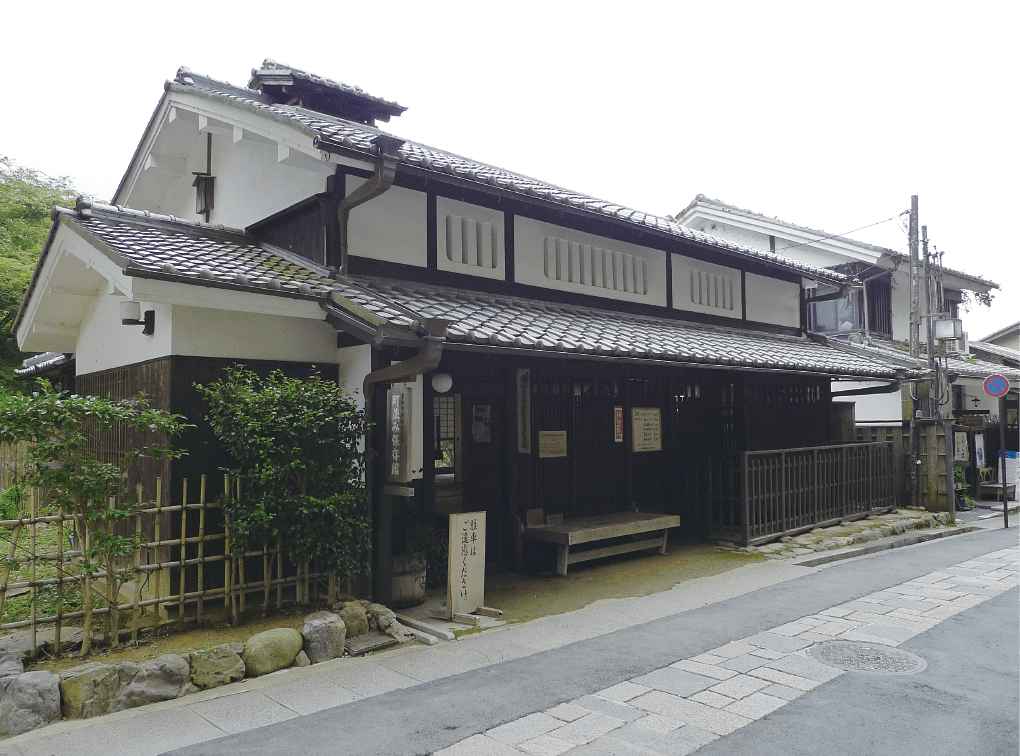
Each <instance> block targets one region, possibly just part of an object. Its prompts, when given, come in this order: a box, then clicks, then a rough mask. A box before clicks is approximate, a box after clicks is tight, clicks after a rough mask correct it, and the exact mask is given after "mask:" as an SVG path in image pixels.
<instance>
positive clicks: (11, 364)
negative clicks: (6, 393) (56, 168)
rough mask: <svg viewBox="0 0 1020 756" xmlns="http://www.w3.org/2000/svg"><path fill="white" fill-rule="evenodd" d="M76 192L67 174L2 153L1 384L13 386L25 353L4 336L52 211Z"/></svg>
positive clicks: (67, 203)
mask: <svg viewBox="0 0 1020 756" xmlns="http://www.w3.org/2000/svg"><path fill="white" fill-rule="evenodd" d="M75 194H76V192H75V189H74V187H73V186H72V185H71V182H70V179H68V178H67V177H66V176H62V177H60V178H51V177H49V176H46V175H45V174H42V173H39V172H38V171H33V170H31V169H28V168H22V167H20V166H18V165H16V164H15V163H14V161H13V160H11V159H10V158H8V157H4V156H3V155H0V387H6V388H8V389H10V388H11V387H12V385H13V383H12V382H13V381H14V368H15V367H18V366H19V365H20V364H21V361H22V360H23V359H24V358H25V356H26V355H24V354H22V353H21V352H19V351H18V348H17V345H16V344H14V343H13V342H9V341H8V339H9V338H10V336H11V326H12V325H13V324H14V318H15V316H16V315H17V314H18V309H19V308H20V307H21V299H22V291H23V290H24V289H25V287H26V286H28V283H29V281H30V280H31V279H32V272H33V271H34V270H35V266H36V263H37V262H38V261H39V254H40V253H41V252H42V248H43V244H45V242H46V235H47V234H48V233H49V230H50V225H51V222H50V211H51V210H52V208H53V206H54V205H64V206H73V205H74V201H75Z"/></svg>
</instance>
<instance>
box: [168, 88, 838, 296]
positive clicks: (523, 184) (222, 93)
mask: <svg viewBox="0 0 1020 756" xmlns="http://www.w3.org/2000/svg"><path fill="white" fill-rule="evenodd" d="M170 86H171V87H178V88H180V90H181V91H188V90H191V91H194V90H199V91H201V92H203V93H205V94H206V95H207V96H212V97H214V98H217V99H222V100H225V101H227V102H231V103H234V104H236V105H239V106H247V107H250V108H254V109H256V110H259V111H261V112H264V113H268V114H272V115H273V116H275V117H277V118H281V119H284V120H287V121H290V122H292V123H297V124H299V125H301V126H302V127H304V128H306V129H308V130H309V131H310V132H311V133H313V134H314V135H315V136H317V137H318V138H319V139H320V142H321V143H323V144H324V145H329V144H333V145H336V146H339V147H346V148H348V149H351V150H355V151H358V152H363V153H365V154H366V155H371V154H374V147H373V144H372V140H373V139H375V137H376V136H377V135H379V134H381V133H385V132H382V131H380V130H378V129H375V128H374V127H371V126H365V125H362V124H356V123H353V122H351V121H345V120H343V119H340V118H337V117H334V116H330V115H326V114H323V113H316V112H313V111H309V110H304V109H302V108H298V107H293V106H287V105H279V104H273V103H270V102H267V101H265V99H264V98H263V96H262V94H261V93H259V92H256V91H254V90H250V89H245V88H241V87H236V86H234V85H232V84H228V83H226V82H222V81H218V80H216V79H212V78H210V77H208V76H203V75H200V74H196V73H194V72H193V71H190V70H189V69H187V68H181V69H180V70H179V71H178V73H177V77H176V79H175V81H174V82H172V83H171V84H170ZM399 160H400V162H402V163H404V164H405V165H411V166H417V167H420V168H423V169H426V170H429V171H434V172H438V173H446V174H448V175H451V176H456V177H459V178H464V179H467V180H470V181H473V182H477V183H481V184H487V185H490V186H495V187H498V188H500V189H504V190H506V191H509V192H513V193H516V194H521V195H525V196H531V197H538V198H540V199H546V200H549V201H552V202H556V203H558V204H563V205H569V206H571V207H575V208H579V209H582V210H586V211H589V212H593V213H597V214H600V215H605V216H608V217H611V218H617V219H620V220H623V221H626V222H628V223H631V224H634V225H638V226H642V227H645V228H651V229H654V230H656V231H660V232H662V233H666V234H669V235H671V236H676V237H680V238H683V239H687V240H689V241H694V242H697V243H700V244H705V245H707V246H711V247H716V248H718V249H722V250H726V251H728V252H733V253H736V254H739V255H741V256H744V257H751V258H755V259H758V260H761V261H763V262H766V263H769V264H773V265H778V266H781V267H784V268H788V269H791V270H795V271H798V272H800V273H802V274H804V275H807V276H812V277H817V278H820V279H822V280H825V281H834V282H848V281H850V278H849V277H848V276H844V275H843V274H842V273H837V272H835V271H831V270H828V269H826V268H823V267H821V266H816V265H810V264H808V263H803V262H799V261H797V260H794V259H792V258H788V257H783V256H782V255H777V254H775V253H773V252H767V251H763V250H759V249H754V248H753V247H748V246H745V245H742V244H736V243H734V242H730V241H727V240H725V239H719V238H717V237H714V236H710V235H709V234H706V233H703V232H701V231H696V230H694V229H691V228H687V227H685V226H681V225H680V224H679V223H677V222H676V221H675V220H673V219H672V218H670V217H669V216H659V215H653V214H651V213H644V212H640V211H638V210H633V209H630V208H626V207H623V206H621V205H617V204H614V203H611V202H607V201H605V200H600V199H597V198H595V197H591V196H588V195H586V194H583V193H580V192H574V191H571V190H569V189H564V188H562V187H558V186H554V185H552V184H549V183H547V182H544V181H539V180H538V179H533V178H529V177H527V176H524V175H521V174H519V173H514V172H512V171H508V170H506V169H503V168H498V167H495V166H491V165H486V164H485V163H480V162H478V161H475V160H470V159H468V158H464V157H461V156H459V155H455V154H453V153H449V152H444V151H442V150H438V149H436V148H433V147H428V146H426V145H423V144H417V143H415V142H411V141H408V142H405V143H404V145H403V147H401V149H400V153H399Z"/></svg>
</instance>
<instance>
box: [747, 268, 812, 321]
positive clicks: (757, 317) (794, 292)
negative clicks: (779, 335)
mask: <svg viewBox="0 0 1020 756" xmlns="http://www.w3.org/2000/svg"><path fill="white" fill-rule="evenodd" d="M745 285H746V289H747V291H746V297H747V319H748V320H751V321H754V322H756V323H769V324H771V325H781V326H792V327H794V328H799V327H800V283H799V282H796V283H790V282H787V281H780V280H779V279H778V278H768V277H766V276H759V275H757V274H755V273H747V274H745Z"/></svg>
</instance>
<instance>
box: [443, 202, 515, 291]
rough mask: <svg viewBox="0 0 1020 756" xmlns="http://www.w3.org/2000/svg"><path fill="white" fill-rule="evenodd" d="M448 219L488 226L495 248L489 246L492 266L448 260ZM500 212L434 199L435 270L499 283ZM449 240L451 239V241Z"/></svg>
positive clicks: (502, 268) (502, 266) (502, 274)
mask: <svg viewBox="0 0 1020 756" xmlns="http://www.w3.org/2000/svg"><path fill="white" fill-rule="evenodd" d="M450 216H456V217H459V218H465V219H471V220H473V221H475V222H476V223H488V224H490V225H491V226H492V232H493V234H492V235H493V236H494V237H495V240H496V242H495V245H494V246H493V257H494V260H493V262H494V265H493V266H492V267H489V266H482V265H473V264H466V263H464V262H459V261H454V260H451V259H450V257H449V253H448V246H447V241H448V240H447V225H448V221H449V219H450ZM503 226H504V223H503V213H502V212H501V211H499V210H492V209H490V208H487V207H480V206H478V205H472V204H469V203H467V202H458V201H457V200H452V199H448V198H446V197H437V198H436V232H437V235H438V237H439V238H438V244H437V247H438V254H437V255H436V262H437V265H438V267H439V270H447V271H450V272H451V273H464V274H466V275H472V276H481V277H483V278H494V279H497V280H500V281H502V280H503V279H504V278H506V242H505V239H504V233H503V230H504V227H503ZM451 241H452V240H451Z"/></svg>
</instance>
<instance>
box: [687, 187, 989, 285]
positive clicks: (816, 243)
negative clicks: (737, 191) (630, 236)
mask: <svg viewBox="0 0 1020 756" xmlns="http://www.w3.org/2000/svg"><path fill="white" fill-rule="evenodd" d="M675 219H676V221H677V223H680V224H683V225H685V226H688V225H694V224H695V223H696V222H697V220H698V219H704V220H706V221H713V220H721V221H723V222H726V223H732V224H735V225H737V226H739V227H741V228H745V229H752V230H755V231H758V232H760V233H763V234H765V235H772V236H782V237H783V238H784V239H789V240H791V241H793V243H792V244H783V245H782V246H777V248H776V250H775V251H776V253H777V254H780V253H782V252H784V251H785V250H792V249H795V248H796V250H797V252H794V253H791V254H793V255H807V256H815V257H820V256H824V258H826V261H825V263H824V264H825V265H826V267H828V266H829V265H836V264H841V263H845V262H852V261H858V262H864V263H868V264H871V265H876V266H879V267H881V268H886V269H895V268H897V267H898V266H899V265H901V264H902V263H903V262H904V261H905V260H909V255H906V254H904V253H902V252H897V251H895V250H892V249H887V248H886V247H880V246H877V245H875V244H868V243H867V242H862V241H857V240H856V239H851V238H849V237H846V236H842V235H840V234H832V233H829V232H827V231H820V230H818V229H814V228H809V227H807V226H800V225H797V224H795V223H788V222H787V221H784V220H780V219H779V218H773V217H770V216H767V215H763V214H761V213H756V212H753V211H751V210H746V209H744V208H740V207H736V206H735V205H730V204H727V203H725V202H722V201H721V200H716V199H712V198H710V197H706V196H705V195H704V194H699V195H697V196H696V197H695V198H694V199H693V200H692V201H691V203H690V204H689V205H687V207H685V208H684V209H683V210H681V211H680V212H679V213H677V214H676V218H675ZM943 274H944V278H945V279H946V280H945V282H946V284H947V285H948V286H949V287H950V288H954V289H968V290H970V291H977V292H980V293H987V292H988V291H989V290H990V289H995V288H998V284H996V283H995V282H994V281H991V280H989V279H987V278H982V277H981V276H974V275H971V274H969V273H964V272H962V271H958V270H952V269H950V268H943Z"/></svg>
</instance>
